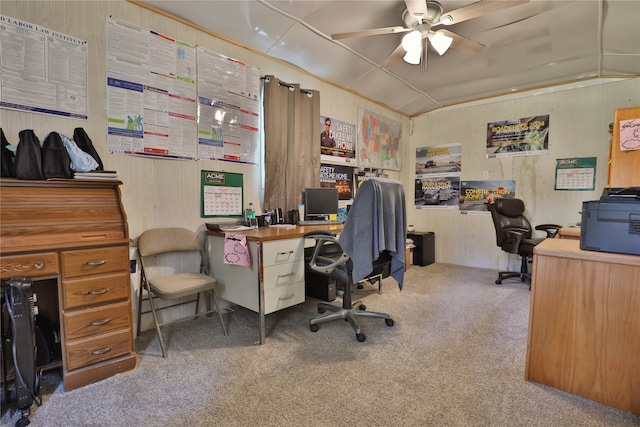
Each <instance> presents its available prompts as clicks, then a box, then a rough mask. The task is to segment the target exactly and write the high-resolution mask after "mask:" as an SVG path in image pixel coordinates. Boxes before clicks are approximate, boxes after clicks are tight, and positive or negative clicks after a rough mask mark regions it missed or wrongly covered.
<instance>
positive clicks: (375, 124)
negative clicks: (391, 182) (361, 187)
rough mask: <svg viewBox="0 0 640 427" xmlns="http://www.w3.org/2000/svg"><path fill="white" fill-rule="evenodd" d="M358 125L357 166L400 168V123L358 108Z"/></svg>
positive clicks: (397, 169)
mask: <svg viewBox="0 0 640 427" xmlns="http://www.w3.org/2000/svg"><path fill="white" fill-rule="evenodd" d="M358 125H359V126H360V128H359V132H358V139H357V141H358V145H357V157H358V166H359V167H361V168H380V169H390V170H396V171H399V170H401V169H402V164H401V160H400V158H401V156H400V146H401V145H402V123H400V122H397V121H395V120H392V119H389V118H387V117H384V116H381V115H379V114H376V113H373V112H371V111H367V110H364V109H362V108H359V109H358Z"/></svg>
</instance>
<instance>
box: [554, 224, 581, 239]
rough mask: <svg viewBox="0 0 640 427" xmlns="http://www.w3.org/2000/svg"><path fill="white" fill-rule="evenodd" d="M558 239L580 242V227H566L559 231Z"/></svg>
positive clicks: (571, 225) (572, 225)
mask: <svg viewBox="0 0 640 427" xmlns="http://www.w3.org/2000/svg"><path fill="white" fill-rule="evenodd" d="M558 238H559V239H573V240H580V227H579V226H577V225H574V224H570V225H565V226H564V227H562V228H561V229H560V230H558Z"/></svg>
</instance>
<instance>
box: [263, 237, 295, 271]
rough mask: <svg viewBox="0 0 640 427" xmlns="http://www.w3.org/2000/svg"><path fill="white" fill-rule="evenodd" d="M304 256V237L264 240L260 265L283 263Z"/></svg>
mask: <svg viewBox="0 0 640 427" xmlns="http://www.w3.org/2000/svg"><path fill="white" fill-rule="evenodd" d="M303 258H304V239H286V240H273V241H269V242H264V244H263V247H262V265H263V266H264V267H267V266H270V265H277V264H284V263H288V262H293V261H300V260H302V259H303Z"/></svg>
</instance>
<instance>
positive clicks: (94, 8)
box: [0, 0, 640, 269]
mask: <svg viewBox="0 0 640 427" xmlns="http://www.w3.org/2000/svg"><path fill="white" fill-rule="evenodd" d="M1 13H2V14H3V15H7V16H11V17H14V18H18V19H21V20H25V21H29V22H33V23H36V24H39V25H42V26H45V27H47V28H51V29H54V30H57V31H61V32H63V33H66V34H69V35H72V36H74V37H77V38H80V39H84V40H87V42H88V45H89V50H90V52H89V118H88V120H86V121H85V120H76V119H66V118H59V117H52V116H45V115H40V114H32V113H22V112H16V111H10V110H0V126H2V128H3V129H4V131H5V134H6V136H7V138H8V139H9V142H10V143H12V144H17V142H18V141H17V138H18V132H19V131H20V130H22V129H33V130H34V131H35V132H36V134H37V135H38V136H39V137H40V139H41V140H42V139H44V137H45V136H46V135H47V134H48V133H49V132H51V131H59V132H62V133H64V134H67V135H68V134H71V133H72V132H73V129H74V128H75V127H79V126H81V127H84V128H85V130H86V131H87V133H88V134H89V136H90V137H91V139H92V140H93V143H94V145H95V146H96V149H97V150H98V153H99V154H100V156H101V158H102V160H103V162H104V164H105V168H107V169H115V170H117V171H118V173H119V175H120V177H121V179H122V181H123V182H124V185H123V186H122V196H123V203H124V206H125V209H126V211H127V218H128V221H129V233H130V236H131V237H132V238H136V237H137V236H138V235H139V234H140V233H141V232H142V231H143V230H144V229H146V228H150V227H155V226H164V225H181V226H185V227H187V228H191V229H193V230H196V229H198V228H200V227H202V225H203V223H204V222H205V221H206V220H205V219H203V218H200V171H201V170H223V171H228V172H237V173H242V174H244V182H245V195H246V197H245V199H246V202H247V203H248V202H249V201H253V203H254V205H255V206H260V205H261V204H260V200H259V195H260V188H259V187H260V168H259V167H257V166H246V165H239V164H234V163H227V162H216V161H195V162H194V161H175V160H164V159H147V158H139V157H132V156H125V155H114V154H108V153H107V150H106V64H105V54H106V41H105V38H106V33H105V18H106V16H107V15H111V16H113V17H115V18H118V19H122V20H125V21H128V22H131V23H133V24H136V25H141V26H144V27H147V28H151V29H154V30H159V31H161V32H163V33H166V34H167V35H170V36H172V37H175V38H177V39H180V40H184V41H187V42H190V43H194V44H198V45H201V46H204V47H206V48H208V49H212V50H214V51H217V52H220V53H222V54H224V55H228V56H231V57H234V58H237V59H240V60H242V61H246V62H247V63H249V64H251V65H254V66H256V67H258V68H260V74H261V75H265V74H273V75H276V76H277V77H279V78H281V79H283V80H285V81H289V82H298V83H300V84H301V86H302V87H304V88H309V89H316V90H319V91H320V94H321V101H320V102H321V104H320V113H321V115H323V116H329V117H335V118H336V119H338V120H342V121H345V122H348V123H356V122H357V114H358V108H364V109H367V110H371V111H373V112H376V113H379V114H382V115H384V116H386V117H389V118H391V119H394V120H397V121H400V122H402V123H403V133H404V135H405V136H404V139H403V146H402V156H403V158H402V164H403V170H402V171H401V172H400V173H397V172H390V173H389V175H390V176H391V177H393V178H400V179H402V180H403V181H404V182H405V184H406V188H407V201H408V205H409V206H408V211H407V212H408V218H409V224H413V225H414V226H415V229H416V230H421V231H434V232H435V236H436V261H437V262H444V263H452V264H461V265H470V266H480V267H486V268H495V269H498V268H505V267H506V266H507V264H509V263H511V264H512V266H514V267H516V266H517V260H513V259H512V258H511V257H509V256H507V255H506V254H504V253H502V252H501V251H500V249H499V248H498V247H497V246H495V237H494V235H493V233H494V232H493V228H492V225H491V220H490V218H489V217H488V216H481V215H461V214H460V213H458V211H445V210H416V209H414V207H413V196H412V195H413V182H414V176H415V175H414V167H413V165H414V164H415V147H422V146H426V145H439V144H447V143H453V142H460V143H462V145H463V170H462V178H463V179H469V180H479V179H483V174H484V173H485V172H486V175H487V176H488V179H515V180H516V181H517V191H518V196H520V197H522V198H524V200H525V202H526V203H527V210H528V212H527V213H528V214H529V215H530V217H531V219H532V220H533V221H534V222H536V223H541V222H557V223H560V224H563V223H569V222H576V221H578V220H579V214H578V211H579V210H580V209H581V202H582V201H583V200H589V199H595V198H597V197H599V193H600V192H601V191H602V188H603V187H604V185H605V183H606V175H607V171H606V165H607V159H608V149H609V134H608V132H607V130H608V124H609V123H611V122H612V121H613V111H614V110H615V109H618V108H624V107H631V106H636V105H640V85H639V84H638V79H634V80H627V81H621V82H614V83H608V84H602V85H597V86H589V87H584V88H579V89H573V90H566V91H559V92H551V93H548V94H542V95H534V94H533V92H532V93H531V94H530V95H526V94H525V95H524V96H522V97H519V98H515V99H507V100H500V99H495V100H490V101H488V102H486V103H483V104H480V105H469V106H465V105H462V106H458V107H455V108H453V107H452V108H448V109H447V108H445V109H443V110H441V111H436V112H432V113H429V114H426V115H423V116H420V117H416V118H414V119H411V120H410V119H409V118H407V117H405V116H402V115H400V114H397V113H393V112H391V111H389V110H387V109H385V108H383V107H381V106H379V105H377V104H374V103H372V102H370V101H368V100H366V99H363V98H359V97H357V96H354V95H353V94H351V93H350V92H347V91H343V90H340V89H338V88H336V87H334V86H332V85H330V84H328V83H326V82H324V81H321V80H318V79H316V78H314V77H313V76H311V75H309V74H307V73H306V72H304V71H303V70H299V69H296V68H292V67H291V66H289V65H287V64H285V63H283V62H280V61H277V60H273V59H270V58H267V57H265V56H262V55H260V54H258V53H255V52H252V51H250V50H247V49H245V48H242V47H238V46H235V45H233V44H231V43H228V42H226V41H223V40H221V39H218V38H216V37H214V36H213V35H210V34H206V33H203V32H201V31H199V30H196V29H194V28H192V27H189V26H187V25H184V24H181V23H179V22H177V21H174V20H172V19H169V18H167V17H164V16H162V15H159V14H155V13H153V12H151V11H149V10H146V9H144V8H141V7H138V6H136V5H133V4H131V3H128V2H126V1H124V0H116V1H55V2H51V1H28V2H27V1H19V0H16V1H6V0H3V1H2V11H1ZM539 114H549V115H550V150H549V154H548V155H546V156H531V157H517V158H506V159H487V158H486V157H485V148H484V147H485V138H486V130H485V129H486V124H487V123H489V122H492V121H499V120H508V119H518V118H521V117H526V116H530V115H539ZM592 156H595V157H597V158H598V176H597V188H596V191H586V192H585V191H582V192H573V191H572V192H567V191H562V192H560V191H554V190H553V180H554V170H555V169H554V168H555V159H556V158H564V157H592Z"/></svg>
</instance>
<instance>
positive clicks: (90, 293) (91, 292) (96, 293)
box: [84, 288, 109, 295]
mask: <svg viewBox="0 0 640 427" xmlns="http://www.w3.org/2000/svg"><path fill="white" fill-rule="evenodd" d="M107 292H109V288H102V289H95V290H93V291H87V292H85V293H84V294H85V295H102V294H106V293H107Z"/></svg>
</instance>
